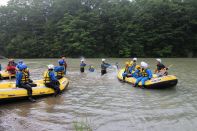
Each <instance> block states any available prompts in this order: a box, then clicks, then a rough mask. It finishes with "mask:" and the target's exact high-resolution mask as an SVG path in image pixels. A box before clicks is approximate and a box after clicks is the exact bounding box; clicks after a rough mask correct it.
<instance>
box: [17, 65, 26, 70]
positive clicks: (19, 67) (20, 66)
mask: <svg viewBox="0 0 197 131" xmlns="http://www.w3.org/2000/svg"><path fill="white" fill-rule="evenodd" d="M17 68H18V69H19V70H21V71H22V70H24V69H26V68H27V66H26V65H24V64H21V65H18V66H17Z"/></svg>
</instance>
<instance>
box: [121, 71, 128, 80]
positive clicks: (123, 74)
mask: <svg viewBox="0 0 197 131" xmlns="http://www.w3.org/2000/svg"><path fill="white" fill-rule="evenodd" d="M126 76H127V73H126V72H124V73H122V78H123V81H124V80H125V78H126Z"/></svg>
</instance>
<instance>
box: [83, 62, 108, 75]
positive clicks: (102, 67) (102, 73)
mask: <svg viewBox="0 0 197 131" xmlns="http://www.w3.org/2000/svg"><path fill="white" fill-rule="evenodd" d="M101 61H102V63H101V75H104V74H106V73H107V68H108V67H110V66H111V64H109V63H106V59H101ZM86 65H87V64H86V63H85V59H81V63H80V72H81V73H83V72H84V71H85V67H86ZM88 70H89V71H90V72H94V71H95V69H94V67H93V66H92V65H89V69H88Z"/></svg>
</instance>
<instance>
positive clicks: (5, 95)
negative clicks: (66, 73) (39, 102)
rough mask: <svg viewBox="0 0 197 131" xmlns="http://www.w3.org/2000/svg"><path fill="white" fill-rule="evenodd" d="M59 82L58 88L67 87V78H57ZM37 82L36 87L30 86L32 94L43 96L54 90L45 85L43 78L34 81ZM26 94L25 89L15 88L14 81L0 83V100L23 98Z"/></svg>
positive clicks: (63, 88)
mask: <svg viewBox="0 0 197 131" xmlns="http://www.w3.org/2000/svg"><path fill="white" fill-rule="evenodd" d="M59 82H60V90H61V91H63V90H65V89H66V88H67V87H68V84H69V81H68V79H67V78H65V77H63V78H62V79H60V80H59ZM34 83H35V84H37V87H32V90H33V93H32V95H33V96H44V95H50V94H53V93H54V90H53V89H51V88H48V87H45V85H44V84H43V80H37V81H35V82H34ZM26 96H27V90H25V89H23V88H17V87H16V86H15V83H13V82H6V83H0V101H3V100H8V99H16V98H23V97H26Z"/></svg>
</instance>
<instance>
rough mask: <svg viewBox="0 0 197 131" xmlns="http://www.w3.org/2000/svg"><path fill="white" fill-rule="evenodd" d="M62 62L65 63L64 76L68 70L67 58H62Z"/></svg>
mask: <svg viewBox="0 0 197 131" xmlns="http://www.w3.org/2000/svg"><path fill="white" fill-rule="evenodd" d="M62 60H63V61H64V71H65V73H64V74H65V75H66V71H67V70H66V69H67V63H66V57H64V56H63V57H62Z"/></svg>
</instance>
